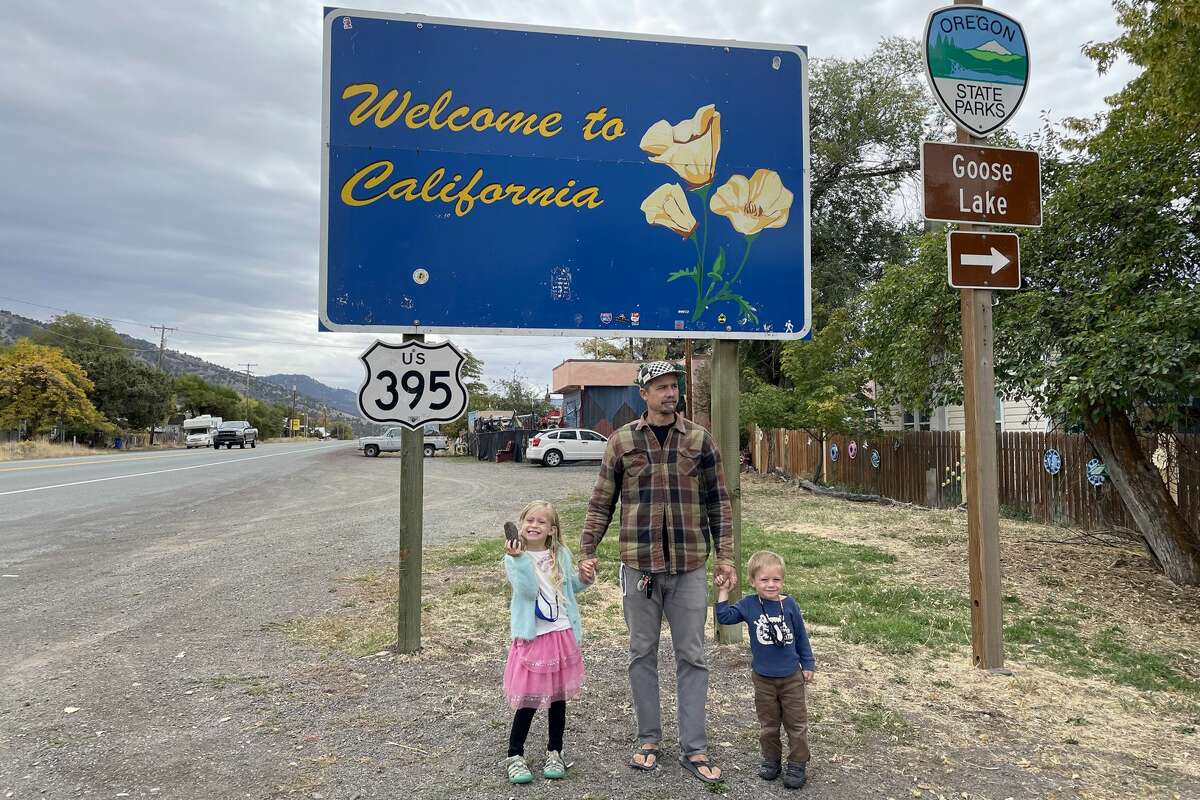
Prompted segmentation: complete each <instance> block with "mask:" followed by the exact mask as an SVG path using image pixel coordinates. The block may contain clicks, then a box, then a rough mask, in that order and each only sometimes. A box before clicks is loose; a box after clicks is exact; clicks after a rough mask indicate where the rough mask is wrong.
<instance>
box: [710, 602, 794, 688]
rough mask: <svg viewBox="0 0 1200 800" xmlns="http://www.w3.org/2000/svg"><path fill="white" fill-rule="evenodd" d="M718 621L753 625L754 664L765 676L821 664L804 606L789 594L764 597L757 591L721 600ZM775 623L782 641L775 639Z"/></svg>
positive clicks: (724, 623) (776, 637) (778, 638)
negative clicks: (806, 623) (811, 640)
mask: <svg viewBox="0 0 1200 800" xmlns="http://www.w3.org/2000/svg"><path fill="white" fill-rule="evenodd" d="M717 622H720V623H721V624H722V625H737V624H738V623H739V622H745V623H746V624H747V625H748V626H749V628H750V655H751V662H752V664H751V665H752V667H753V669H754V671H755V672H757V673H758V674H759V675H762V676H763V677H765V678H786V677H787V676H789V675H791V674H793V673H794V672H795V671H796V670H797V669H800V668H804V669H806V670H808V671H810V672H812V671H815V670H816V668H817V662H816V660H815V659H814V658H813V652H812V647H810V646H809V644H808V631H806V630H805V629H804V618H803V617H802V616H801V615H800V606H798V605H796V601H795V600H793V599H792V598H791V597H788V596H787V595H783V597H782V599H780V600H762V599H760V598H759V596H758V595H757V594H748V595H746V596H745V597H743V598H742V599H741V600H738V601H737V602H736V603H735V604H733V605H730V604H729V602H728V601H724V602H720V603H717ZM771 626H777V627H778V629H779V632H780V633H782V634H783V635H782V637H780V636H778V635H777V636H775V637H774V638H775V639H777V640H779V641H780V642H782V645H778V644H775V643H774V642H773V641H772V636H771V633H772V630H771Z"/></svg>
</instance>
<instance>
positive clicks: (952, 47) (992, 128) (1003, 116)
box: [925, 5, 1029, 136]
mask: <svg viewBox="0 0 1200 800" xmlns="http://www.w3.org/2000/svg"><path fill="white" fill-rule="evenodd" d="M925 72H926V75H927V76H928V77H929V85H930V87H931V88H932V89H933V95H934V97H936V98H937V100H938V103H939V104H941V106H942V108H943V109H944V110H945V111H946V113H947V114H949V115H950V118H951V119H953V120H954V121H955V123H957V124H958V126H959V127H960V128H963V129H964V130H966V131H969V132H970V133H972V134H974V135H975V136H990V135H992V134H993V133H995V132H996V131H997V130H999V129H1000V127H1001V126H1003V125H1004V123H1006V122H1008V121H1009V120H1010V119H1012V117H1013V115H1014V114H1016V113H1017V108H1018V107H1020V105H1021V100H1022V99H1024V97H1025V85H1026V84H1027V83H1028V81H1029V48H1028V46H1027V45H1026V41H1025V30H1024V29H1023V28H1022V27H1021V23H1019V22H1017V21H1016V20H1015V19H1013V18H1012V17H1010V16H1008V15H1007V14H1001V13H1000V12H999V11H993V10H991V9H989V8H982V7H980V6H968V5H957V6H946V7H945V8H939V9H937V10H935V11H934V12H933V13H931V14H930V15H929V20H928V21H927V22H926V23H925Z"/></svg>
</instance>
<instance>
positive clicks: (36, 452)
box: [0, 441, 106, 461]
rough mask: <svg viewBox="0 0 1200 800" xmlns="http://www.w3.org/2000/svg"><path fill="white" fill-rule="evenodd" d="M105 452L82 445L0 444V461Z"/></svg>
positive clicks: (66, 456)
mask: <svg viewBox="0 0 1200 800" xmlns="http://www.w3.org/2000/svg"><path fill="white" fill-rule="evenodd" d="M105 452H106V451H104V450H94V449H92V448H90V447H84V446H82V445H69V444H51V443H50V442H42V441H32V442H6V443H4V444H0V461H24V460H25V459H28V458H69V457H71V456H90V455H101V454H104V453H105Z"/></svg>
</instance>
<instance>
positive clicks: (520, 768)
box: [500, 756, 533, 783]
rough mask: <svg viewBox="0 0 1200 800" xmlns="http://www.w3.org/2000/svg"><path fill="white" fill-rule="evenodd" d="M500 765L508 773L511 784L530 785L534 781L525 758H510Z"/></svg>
mask: <svg viewBox="0 0 1200 800" xmlns="http://www.w3.org/2000/svg"><path fill="white" fill-rule="evenodd" d="M500 763H501V764H503V765H504V769H505V770H506V771H507V772H508V782H509V783H530V782H531V781H532V780H533V773H532V772H530V771H529V765H528V764H526V763H525V756H509V757H508V758H506V759H504V760H503V761H501V762H500Z"/></svg>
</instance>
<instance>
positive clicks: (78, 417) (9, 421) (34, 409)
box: [0, 339, 110, 433]
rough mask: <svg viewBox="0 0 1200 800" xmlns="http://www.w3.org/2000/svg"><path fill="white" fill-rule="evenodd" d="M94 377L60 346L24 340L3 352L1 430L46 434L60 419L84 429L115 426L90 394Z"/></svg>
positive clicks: (0, 386)
mask: <svg viewBox="0 0 1200 800" xmlns="http://www.w3.org/2000/svg"><path fill="white" fill-rule="evenodd" d="M91 390H92V381H91V380H90V379H89V378H88V376H87V373H86V372H84V371H83V368H82V367H80V366H79V365H78V364H76V363H75V362H74V361H72V360H71V359H69V358H67V357H66V356H65V355H63V352H62V350H59V349H58V348H57V347H45V346H43V345H38V344H34V343H33V342H31V341H30V340H29V339H20V340H18V341H17V343H16V344H15V345H13V346H12V347H11V348H9V349H8V350H5V351H4V352H0V428H17V427H21V424H22V421H24V425H25V427H26V430H28V431H29V432H30V433H41V432H43V431H46V430H49V428H50V427H51V426H52V425H54V424H55V423H57V422H62V423H64V424H65V425H68V426H75V427H80V428H101V429H106V428H109V427H110V425H109V423H108V421H107V420H106V419H105V418H104V415H103V414H101V413H100V412H99V411H97V410H96V407H95V406H94V405H92V401H91V400H89V399H88V396H87V393H88V392H90V391H91Z"/></svg>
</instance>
